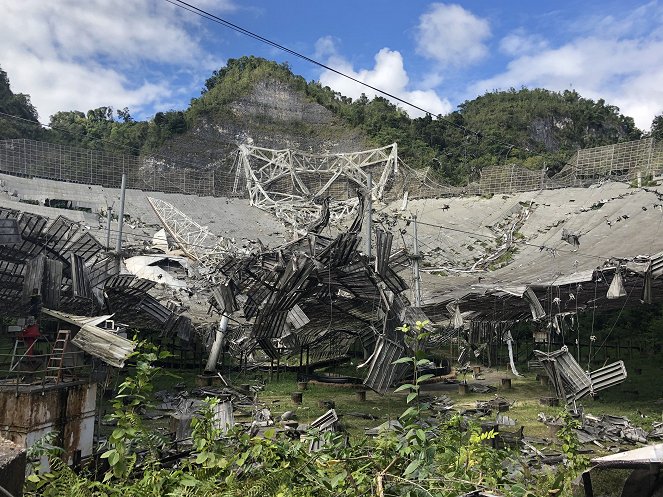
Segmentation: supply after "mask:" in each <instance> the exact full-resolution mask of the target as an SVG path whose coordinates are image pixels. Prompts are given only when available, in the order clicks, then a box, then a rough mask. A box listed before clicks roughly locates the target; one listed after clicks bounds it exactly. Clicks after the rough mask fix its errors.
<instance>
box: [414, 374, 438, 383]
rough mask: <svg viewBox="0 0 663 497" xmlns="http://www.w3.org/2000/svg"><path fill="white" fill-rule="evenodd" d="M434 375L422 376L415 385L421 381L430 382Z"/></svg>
mask: <svg viewBox="0 0 663 497" xmlns="http://www.w3.org/2000/svg"><path fill="white" fill-rule="evenodd" d="M433 376H435V375H434V374H430V373H429V374H422V375H421V376H420V377H419V378H417V384H419V383H421V382H422V381H426V380H430V379H431V378H432V377H433Z"/></svg>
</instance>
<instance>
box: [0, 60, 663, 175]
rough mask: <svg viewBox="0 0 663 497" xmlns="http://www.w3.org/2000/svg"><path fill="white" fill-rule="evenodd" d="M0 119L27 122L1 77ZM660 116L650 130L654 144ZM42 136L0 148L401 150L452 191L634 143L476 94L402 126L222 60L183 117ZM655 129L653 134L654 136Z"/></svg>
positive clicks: (277, 68) (275, 67)
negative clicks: (488, 176)
mask: <svg viewBox="0 0 663 497" xmlns="http://www.w3.org/2000/svg"><path fill="white" fill-rule="evenodd" d="M0 111H1V112H4V113H7V114H12V115H19V116H21V117H24V118H26V119H34V118H35V116H36V113H35V112H34V108H32V106H31V105H30V101H29V98H28V97H27V96H25V95H15V94H13V93H12V92H11V91H10V88H9V81H8V80H7V76H6V74H5V73H4V72H0ZM661 120H662V119H661V116H659V117H657V119H655V121H654V127H653V129H652V132H654V133H657V132H659V131H660V130H658V127H659V125H661V124H663V123H661V122H660V121H661ZM50 124H51V125H52V128H53V129H52V130H51V131H48V132H44V133H42V134H41V135H40V134H39V133H38V132H37V131H36V130H35V129H34V128H33V127H31V126H29V125H24V124H20V123H18V121H12V120H7V119H6V118H2V116H0V139H4V138H15V137H26V138H33V137H36V136H41V137H42V139H48V140H49V141H53V142H59V143H67V144H72V145H80V146H85V147H92V148H103V149H106V150H112V151H116V152H121V153H133V154H139V153H142V154H157V155H158V156H159V157H161V158H163V157H166V158H168V159H169V160H167V161H166V162H170V163H172V164H173V165H177V164H185V165H187V166H191V165H195V166H198V167H209V165H210V164H216V165H220V166H221V167H223V161H224V159H225V158H226V157H227V156H228V155H229V153H230V152H231V151H232V150H234V148H235V147H236V145H237V144H238V143H241V142H245V141H249V142H252V143H253V144H255V145H258V146H264V147H268V148H288V147H289V148H298V149H303V150H310V151H313V152H323V151H333V152H342V151H350V150H357V149H360V148H367V147H371V146H381V145H387V144H390V143H393V142H398V144H399V155H400V156H401V158H402V159H403V160H404V161H405V162H406V163H407V164H408V165H410V166H411V167H417V168H418V167H431V168H432V169H433V170H434V171H435V172H436V173H437V174H438V175H439V177H440V179H442V180H446V181H449V182H452V183H455V184H462V183H464V182H466V181H468V180H470V179H475V178H476V176H477V174H478V171H479V170H480V169H482V168H484V167H486V166H489V165H492V164H497V163H504V162H507V161H508V162H509V163H513V162H517V163H520V164H523V165H525V166H526V167H529V168H532V169H539V168H542V167H546V168H548V169H549V170H550V171H555V170H557V169H559V168H560V167H561V166H562V165H563V164H564V163H565V161H566V160H567V159H568V158H569V157H570V156H571V155H572V154H573V152H574V151H575V150H577V149H579V148H584V147H593V146H599V145H607V144H612V143H616V142H619V141H628V140H634V139H638V138H640V137H642V132H641V131H640V130H638V129H637V128H636V127H635V125H634V122H633V119H632V118H630V117H626V116H624V115H622V114H621V113H620V112H619V109H618V108H617V107H614V106H611V105H609V104H608V103H606V102H604V101H603V100H599V101H593V100H590V99H585V98H582V97H581V96H580V95H579V94H578V93H576V92H575V91H565V92H563V93H556V92H551V91H548V90H542V89H521V90H515V89H512V90H509V91H503V92H492V93H486V94H485V95H482V96H480V97H478V98H476V99H474V100H470V101H466V102H464V103H463V104H461V105H460V106H459V107H458V109H457V110H456V111H455V112H452V113H451V114H449V115H446V116H436V117H431V116H426V117H423V118H416V119H410V118H409V117H408V115H407V114H406V113H405V111H404V110H402V109H401V108H399V107H397V106H395V105H393V104H391V103H390V102H389V101H387V100H386V99H384V98H381V97H378V98H374V99H372V100H369V99H368V98H366V97H365V96H362V97H361V98H358V99H356V100H352V99H350V98H347V97H345V96H343V95H340V94H339V93H336V92H334V91H332V90H331V89H329V88H323V87H321V85H320V84H319V83H317V82H307V81H305V80H304V79H303V78H302V77H300V76H296V75H294V74H293V73H292V72H291V70H290V69H289V67H288V66H287V65H283V64H277V63H275V62H272V61H268V60H265V59H261V58H256V57H242V58H240V59H231V60H229V61H228V64H227V66H226V67H224V68H222V69H220V70H218V71H215V72H214V73H213V74H212V75H211V76H210V78H209V79H208V80H207V81H206V83H205V87H204V88H203V90H202V92H201V95H200V96H199V97H198V98H195V99H193V100H192V101H191V103H190V105H189V107H188V108H187V109H186V110H183V111H174V110H169V111H164V112H158V113H157V114H156V115H155V116H154V118H153V119H151V120H149V121H138V122H136V121H134V119H133V118H132V117H131V115H130V111H129V109H126V108H125V109H121V110H117V111H113V109H111V108H109V107H101V108H98V109H92V110H89V111H87V112H86V113H83V112H80V111H63V112H58V113H57V114H55V115H54V116H52V117H51V120H50ZM660 127H661V128H663V126H660Z"/></svg>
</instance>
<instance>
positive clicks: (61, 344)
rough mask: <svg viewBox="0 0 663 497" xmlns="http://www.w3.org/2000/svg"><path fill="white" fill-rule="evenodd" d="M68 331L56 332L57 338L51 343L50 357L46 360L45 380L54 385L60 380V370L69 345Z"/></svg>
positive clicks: (69, 332)
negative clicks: (50, 381) (53, 382)
mask: <svg viewBox="0 0 663 497" xmlns="http://www.w3.org/2000/svg"><path fill="white" fill-rule="evenodd" d="M70 334H71V331H69V330H58V334H57V337H56V338H55V342H54V343H53V349H52V350H51V355H50V356H49V358H48V365H47V366H46V375H45V379H46V380H48V379H53V380H55V384H56V385H57V384H58V383H60V380H61V379H62V368H63V366H64V354H65V351H66V350H67V345H68V344H69V335H70Z"/></svg>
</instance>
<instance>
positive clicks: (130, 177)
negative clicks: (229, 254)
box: [0, 139, 246, 197]
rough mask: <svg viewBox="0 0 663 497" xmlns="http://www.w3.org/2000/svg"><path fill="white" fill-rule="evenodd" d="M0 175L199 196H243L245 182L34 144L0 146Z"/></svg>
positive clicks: (213, 171) (218, 173)
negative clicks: (125, 181) (124, 183)
mask: <svg viewBox="0 0 663 497" xmlns="http://www.w3.org/2000/svg"><path fill="white" fill-rule="evenodd" d="M0 172H2V173H5V174H11V175H14V176H22V177H27V178H43V179H50V180H55V181H66V182H69V183H82V184H86V185H99V186H103V187H105V188H120V186H121V185H122V175H123V174H126V175H127V187H128V188H135V189H139V190H148V191H159V192H166V193H185V194H191V195H199V196H240V197H241V196H245V195H246V182H245V181H244V182H243V181H237V178H236V176H237V174H236V172H237V171H236V165H233V167H232V168H231V170H228V171H223V170H220V169H219V168H210V169H206V170H201V169H191V168H175V167H173V166H171V165H168V164H166V163H165V161H162V160H159V159H155V158H152V157H149V158H141V157H136V156H132V155H114V154H110V153H108V152H104V151H101V150H89V149H85V148H80V147H72V146H68V145H59V144H53V143H47V142H41V141H35V140H25V139H17V140H2V141H0Z"/></svg>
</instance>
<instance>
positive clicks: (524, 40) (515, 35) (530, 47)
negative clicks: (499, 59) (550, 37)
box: [500, 28, 548, 56]
mask: <svg viewBox="0 0 663 497" xmlns="http://www.w3.org/2000/svg"><path fill="white" fill-rule="evenodd" d="M547 48H548V42H547V41H546V40H545V39H544V38H543V37H542V36H540V35H534V34H527V33H525V31H524V30H523V29H522V28H521V29H517V30H515V31H514V32H512V33H509V34H508V35H506V36H505V37H504V38H502V39H501V40H500V51H501V52H502V53H504V54H506V55H510V56H517V55H525V54H531V53H536V52H540V51H542V50H545V49H547Z"/></svg>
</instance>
